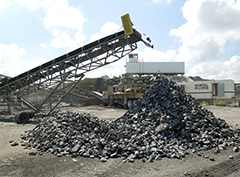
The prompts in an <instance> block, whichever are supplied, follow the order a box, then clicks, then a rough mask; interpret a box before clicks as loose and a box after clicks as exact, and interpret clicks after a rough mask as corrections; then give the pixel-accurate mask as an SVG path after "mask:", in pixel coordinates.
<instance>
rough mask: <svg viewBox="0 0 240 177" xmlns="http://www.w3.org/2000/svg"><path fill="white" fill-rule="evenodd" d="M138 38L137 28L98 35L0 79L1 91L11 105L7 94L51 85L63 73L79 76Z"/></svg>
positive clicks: (134, 44) (122, 52)
mask: <svg viewBox="0 0 240 177" xmlns="http://www.w3.org/2000/svg"><path fill="white" fill-rule="evenodd" d="M139 41H143V40H142V38H141V34H140V33H139V32H138V31H136V30H134V33H133V34H132V35H130V36H125V34H124V31H120V32H117V33H114V34H112V35H109V36H107V37H104V38H101V39H99V40H97V41H94V42H92V43H89V44H87V45H85V46H83V47H80V48H78V49H76V50H73V51H71V52H69V53H66V54H64V55H62V56H60V57H57V58H55V59H53V60H51V61H49V62H46V63H44V64H42V65H40V66H38V67H35V68H33V69H31V70H29V71H27V72H24V73H22V74H20V75H18V76H16V77H13V78H3V79H0V95H1V96H2V97H3V99H4V101H5V102H6V103H8V104H9V105H10V106H12V107H13V108H14V107H15V106H14V103H10V100H9V98H10V96H12V95H17V96H18V97H21V95H24V94H29V93H31V92H33V91H36V90H38V89H41V88H46V87H49V88H50V87H53V86H54V85H56V83H58V82H60V81H61V80H62V79H63V78H64V77H65V76H66V75H67V78H71V77H80V76H81V75H82V74H84V73H86V72H88V71H91V70H94V69H97V68H99V67H102V66H105V65H108V64H110V63H113V62H115V61H117V60H119V59H121V58H122V57H124V56H126V55H127V54H129V53H130V52H132V51H133V50H135V49H137V42H139ZM143 42H144V44H146V42H145V41H143ZM33 88H34V89H33ZM18 111H19V110H18Z"/></svg>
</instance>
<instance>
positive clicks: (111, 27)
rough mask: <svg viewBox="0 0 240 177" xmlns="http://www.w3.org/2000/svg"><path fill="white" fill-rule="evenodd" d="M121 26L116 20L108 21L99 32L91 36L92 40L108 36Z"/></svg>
mask: <svg viewBox="0 0 240 177" xmlns="http://www.w3.org/2000/svg"><path fill="white" fill-rule="evenodd" d="M120 27H121V26H119V25H117V24H116V23H114V22H107V23H105V24H104V25H103V26H102V28H101V29H100V32H99V33H95V34H93V35H92V36H91V37H90V42H92V41H95V40H98V39H100V38H102V37H105V36H108V35H110V34H112V33H116V32H117V31H118V30H119V29H120Z"/></svg>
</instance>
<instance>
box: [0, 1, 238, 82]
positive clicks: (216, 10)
mask: <svg viewBox="0 0 240 177" xmlns="http://www.w3.org/2000/svg"><path fill="white" fill-rule="evenodd" d="M126 13H129V15H130V18H131V21H132V23H133V28H135V29H137V30H138V31H139V32H140V33H142V36H143V39H145V38H146V37H150V38H151V41H152V42H151V43H152V44H153V45H154V48H153V49H151V48H148V47H146V46H145V45H144V44H143V43H141V42H138V49H137V50H135V51H134V52H133V53H138V55H139V58H140V59H141V60H142V61H144V62H174V61H175V62H184V63H185V75H187V76H200V77H202V78H206V79H215V80H222V79H233V80H234V82H240V50H239V49H240V23H239V22H240V0H121V1H112V0H102V1H99V0H87V1H86V0H68V1H67V0H0V74H4V75H7V76H11V77H14V76H17V75H18V74H21V73H23V72H25V71H27V70H29V69H32V68H34V67H36V66H38V65H40V64H43V63H45V62H47V61H50V60H52V59H54V58H56V57H58V56H60V55H63V54H65V53H67V52H69V51H72V50H74V49H76V48H79V47H81V46H83V45H85V44H87V43H89V42H91V41H94V40H97V39H100V38H102V37H104V36H107V35H110V34H112V33H115V32H118V31H120V30H122V29H123V28H122V23H121V16H122V15H125V14H126ZM126 60H127V58H126V57H125V58H122V59H121V60H119V61H117V62H115V63H112V64H110V65H108V66H104V67H102V68H99V69H97V70H94V71H91V72H89V73H88V74H86V76H85V77H100V76H104V75H108V76H110V77H113V76H119V75H121V74H123V73H125V68H124V65H125V63H126Z"/></svg>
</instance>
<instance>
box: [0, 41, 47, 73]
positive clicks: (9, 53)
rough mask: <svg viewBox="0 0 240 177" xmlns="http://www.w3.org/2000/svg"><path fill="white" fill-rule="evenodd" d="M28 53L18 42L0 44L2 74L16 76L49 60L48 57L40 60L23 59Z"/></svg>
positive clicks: (0, 69)
mask: <svg viewBox="0 0 240 177" xmlns="http://www.w3.org/2000/svg"><path fill="white" fill-rule="evenodd" d="M25 54H26V50H25V49H24V48H20V47H19V46H18V45H17V44H15V43H12V44H10V45H6V44H0V71H1V74H4V75H7V76H10V77H14V76H17V75H19V74H21V73H23V72H25V71H27V70H30V69H32V68H34V67H36V66H38V65H41V64H43V63H45V62H47V59H38V60H31V61H28V60H22V58H21V57H23V56H24V55H25Z"/></svg>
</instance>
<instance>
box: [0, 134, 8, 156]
mask: <svg viewBox="0 0 240 177" xmlns="http://www.w3.org/2000/svg"><path fill="white" fill-rule="evenodd" d="M6 144H7V137H6V136H5V135H4V133H2V132H1V131H0V151H1V150H2V149H3V147H4V146H5V145H6Z"/></svg>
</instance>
